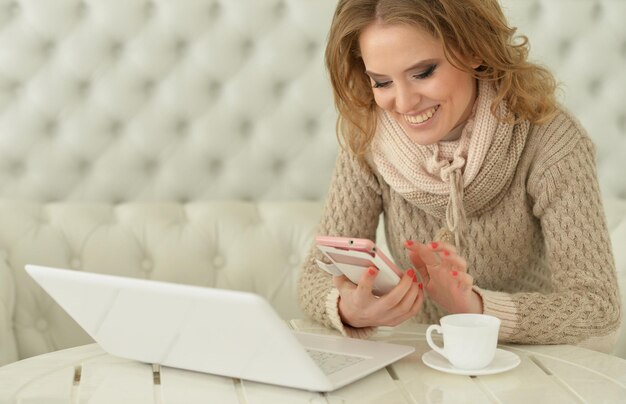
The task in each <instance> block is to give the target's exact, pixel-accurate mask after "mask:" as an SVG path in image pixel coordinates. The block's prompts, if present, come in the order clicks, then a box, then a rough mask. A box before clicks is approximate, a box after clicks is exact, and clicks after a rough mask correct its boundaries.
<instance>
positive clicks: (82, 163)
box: [76, 158, 91, 174]
mask: <svg viewBox="0 0 626 404" xmlns="http://www.w3.org/2000/svg"><path fill="white" fill-rule="evenodd" d="M90 166H91V162H90V161H89V160H87V159H85V158H83V159H80V160H78V162H77V163H76V170H77V171H78V172H79V173H83V174H84V173H85V171H87V170H88V169H89V167H90Z"/></svg>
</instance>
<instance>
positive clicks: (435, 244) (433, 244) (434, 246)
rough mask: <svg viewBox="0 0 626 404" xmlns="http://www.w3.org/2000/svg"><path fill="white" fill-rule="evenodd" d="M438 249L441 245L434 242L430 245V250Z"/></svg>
mask: <svg viewBox="0 0 626 404" xmlns="http://www.w3.org/2000/svg"><path fill="white" fill-rule="evenodd" d="M437 247H439V244H437V243H435V242H434V241H433V242H432V243H430V248H437Z"/></svg>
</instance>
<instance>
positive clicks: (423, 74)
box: [413, 65, 437, 80]
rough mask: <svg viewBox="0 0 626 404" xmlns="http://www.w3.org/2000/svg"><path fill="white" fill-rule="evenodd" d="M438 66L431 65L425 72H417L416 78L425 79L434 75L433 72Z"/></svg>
mask: <svg viewBox="0 0 626 404" xmlns="http://www.w3.org/2000/svg"><path fill="white" fill-rule="evenodd" d="M436 68H437V65H430V66H429V67H428V69H426V70H425V71H424V72H423V73H420V74H416V75H415V76H413V77H414V78H416V79H420V80H421V79H425V78H427V77H430V76H432V74H433V73H434V72H435V69H436Z"/></svg>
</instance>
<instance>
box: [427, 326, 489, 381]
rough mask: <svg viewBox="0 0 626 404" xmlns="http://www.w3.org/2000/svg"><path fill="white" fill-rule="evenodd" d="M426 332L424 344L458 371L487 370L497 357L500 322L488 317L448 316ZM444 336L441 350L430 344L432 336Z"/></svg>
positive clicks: (432, 343)
mask: <svg viewBox="0 0 626 404" xmlns="http://www.w3.org/2000/svg"><path fill="white" fill-rule="evenodd" d="M439 322H440V323H441V325H437V324H433V325H431V326H430V327H428V329H427V330H426V342H428V345H430V347H431V348H432V349H433V350H434V351H435V352H437V353H439V354H441V355H442V356H443V357H444V358H446V359H447V360H448V361H450V363H451V364H452V366H454V367H455V368H458V369H465V370H476V369H482V368H485V367H487V366H488V365H489V364H490V363H491V362H492V361H493V358H494V356H495V355H496V349H497V347H498V331H499V330H500V319H499V318H497V317H494V316H490V315H487V314H451V315H448V316H444V317H442V318H441V320H439ZM433 331H437V332H438V333H439V334H443V348H440V347H439V346H437V344H435V343H434V342H433V339H432V335H431V334H432V332H433Z"/></svg>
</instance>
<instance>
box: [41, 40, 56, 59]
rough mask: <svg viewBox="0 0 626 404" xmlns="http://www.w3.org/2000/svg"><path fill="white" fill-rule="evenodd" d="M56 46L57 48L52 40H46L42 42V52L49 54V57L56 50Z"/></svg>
mask: <svg viewBox="0 0 626 404" xmlns="http://www.w3.org/2000/svg"><path fill="white" fill-rule="evenodd" d="M54 48H55V44H54V42H52V41H51V40H48V41H44V42H43V43H42V44H41V53H43V54H45V55H48V57H49V56H50V54H52V52H54Z"/></svg>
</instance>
